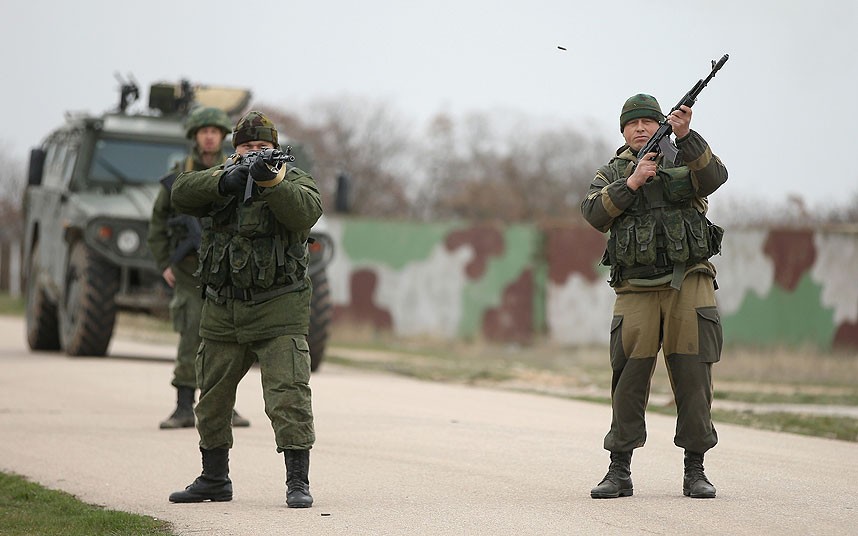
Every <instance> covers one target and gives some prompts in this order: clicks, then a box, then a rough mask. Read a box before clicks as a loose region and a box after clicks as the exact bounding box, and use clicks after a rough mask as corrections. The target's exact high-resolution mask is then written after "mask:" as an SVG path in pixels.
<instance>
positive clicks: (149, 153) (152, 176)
mask: <svg viewBox="0 0 858 536" xmlns="http://www.w3.org/2000/svg"><path fill="white" fill-rule="evenodd" d="M187 154H188V146H187V144H186V143H184V142H178V141H177V142H153V141H142V140H118V139H109V138H107V139H104V138H103V139H100V140H98V142H96V144H95V152H94V153H93V155H92V164H91V165H90V172H89V178H90V180H91V181H94V182H107V183H123V184H142V183H154V182H158V179H160V178H161V177H163V176H164V175H166V174H167V173H168V172H169V171H170V170H171V169H173V167H174V166H175V165H176V164H178V163H180V162H181V161H182V160H183V159H184V158H185V156H186V155H187Z"/></svg>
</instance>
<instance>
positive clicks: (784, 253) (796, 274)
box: [763, 229, 816, 291]
mask: <svg viewBox="0 0 858 536" xmlns="http://www.w3.org/2000/svg"><path fill="white" fill-rule="evenodd" d="M763 251H764V252H765V254H766V255H768V256H769V257H770V258H771V259H772V261H774V265H775V283H777V284H778V285H779V286H780V287H782V288H784V289H786V290H788V291H793V290H795V288H796V287H797V286H798V282H799V281H800V280H801V277H802V276H803V275H804V273H805V272H807V271H808V270H809V269H810V267H811V266H813V263H814V261H816V248H815V247H814V245H813V231H809V230H792V229H773V230H771V231H769V235H768V237H767V238H766V243H765V245H764V246H763Z"/></svg>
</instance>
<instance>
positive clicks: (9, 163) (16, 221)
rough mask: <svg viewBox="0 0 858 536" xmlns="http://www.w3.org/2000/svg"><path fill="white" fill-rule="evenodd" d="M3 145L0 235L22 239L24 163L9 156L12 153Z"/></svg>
mask: <svg viewBox="0 0 858 536" xmlns="http://www.w3.org/2000/svg"><path fill="white" fill-rule="evenodd" d="M3 145H4V146H0V226H2V227H0V229H2V230H0V234H2V235H3V237H4V238H10V237H20V236H21V232H22V229H23V224H22V217H23V212H22V203H23V199H24V191H25V190H26V188H27V181H26V176H25V174H24V165H23V163H22V162H21V161H20V160H17V159H14V158H12V157H10V156H8V155H9V154H11V151H8V150H6V147H5V144H3Z"/></svg>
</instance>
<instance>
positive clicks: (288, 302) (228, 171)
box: [170, 111, 322, 508]
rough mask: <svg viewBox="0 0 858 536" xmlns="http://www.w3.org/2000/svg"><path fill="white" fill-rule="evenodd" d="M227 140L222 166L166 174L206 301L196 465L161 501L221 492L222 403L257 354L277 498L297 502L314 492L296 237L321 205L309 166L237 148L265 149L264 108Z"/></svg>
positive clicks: (225, 432)
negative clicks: (279, 456) (279, 473)
mask: <svg viewBox="0 0 858 536" xmlns="http://www.w3.org/2000/svg"><path fill="white" fill-rule="evenodd" d="M232 143H233V145H234V146H235V150H236V154H235V155H233V156H231V157H229V158H228V159H227V163H226V164H225V165H224V166H218V167H215V168H212V169H208V170H205V171H198V172H189V173H183V174H182V175H180V176H179V177H178V179H176V183H175V185H174V186H173V192H172V203H173V206H175V207H176V209H177V210H179V211H181V212H184V213H186V214H189V215H192V216H195V217H200V218H202V220H201V222H202V227H203V237H202V245H201V247H200V265H199V277H200V282H201V283H202V285H203V286H204V288H205V303H204V305H203V314H202V323H201V328H200V334H201V335H202V338H203V342H202V344H201V346H200V351H199V356H198V358H197V361H196V366H197V378H198V379H199V380H200V400H199V403H198V404H197V406H196V408H195V412H196V416H197V431H198V432H199V435H200V452H201V454H202V465H203V471H202V474H201V475H200V476H199V477H198V478H197V479H196V480H194V482H193V483H192V484H191V485H189V486H188V487H186V488H185V489H184V490H183V491H177V492H175V493H173V494H171V495H170V501H171V502H183V503H184V502H202V501H206V500H210V501H229V500H232V481H231V480H230V478H229V449H231V448H232V446H233V435H232V428H231V427H230V418H229V417H230V410H231V408H232V406H233V404H234V402H235V394H236V389H237V387H238V383H239V382H240V381H241V379H242V378H243V377H244V376H245V375H246V374H247V371H248V370H249V369H250V367H251V365H252V364H253V363H254V362H256V361H258V362H259V368H260V373H261V376H262V389H263V399H264V401H265V412H266V414H267V415H268V417H269V419H271V426H272V428H274V436H275V441H276V445H277V451H278V452H283V454H284V460H285V464H286V488H287V490H286V504H287V506H289V507H290V508H306V507H309V506H312V504H313V497H312V496H311V495H310V480H309V468H310V448H311V447H312V446H313V443H314V442H315V429H314V424H313V410H312V400H311V391H310V385H309V380H310V351H309V347H308V345H307V332H308V329H309V323H310V298H311V294H312V288H311V283H310V277H309V275H308V270H307V268H308V265H309V259H310V254H309V250H308V248H307V240H308V238H309V236H310V229H311V227H312V226H313V225H314V224H315V223H316V221H317V220H318V219H319V217H320V216H321V215H322V204H321V198H320V196H319V190H318V188H317V187H316V183H315V181H314V180H313V178H312V177H311V176H310V175H309V174H308V173H306V172H304V171H302V170H300V169H298V168H295V167H291V166H288V165H279V164H277V163H276V162H275V161H274V160H273V158H269V159H268V160H266V159H265V158H263V157H262V156H260V157H258V158H255V159H252V158H251V157H250V156H247V155H248V153H250V152H261V151H265V152H264V153H263V154H267V155H268V156H269V157H272V156H273V154H274V153H273V152H272V149H277V148H279V142H278V137H277V129H276V128H275V126H274V124H273V123H272V122H271V121H270V120H269V119H268V118H267V117H265V116H264V115H263V114H261V113H259V112H255V111H251V112H248V113H247V114H245V116H244V117H242V118H241V119H240V120H239V121H238V123H237V124H236V127H235V130H234V131H233V134H232ZM248 187H249V189H248ZM248 194H251V195H250V196H249V197H248Z"/></svg>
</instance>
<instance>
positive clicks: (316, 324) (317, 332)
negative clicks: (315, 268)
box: [307, 270, 333, 372]
mask: <svg viewBox="0 0 858 536" xmlns="http://www.w3.org/2000/svg"><path fill="white" fill-rule="evenodd" d="M311 279H312V280H313V299H312V300H311V301H310V336H309V337H307V343H308V344H309V346H310V370H311V371H313V372H315V371H316V370H317V369H318V368H319V365H321V364H322V358H324V357H325V346H327V344H328V328H329V326H330V324H331V314H332V313H333V309H332V306H331V288H330V287H329V286H328V274H326V273H325V271H324V270H322V271H320V272H318V273H316V274H315V275H313V276H311Z"/></svg>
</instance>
